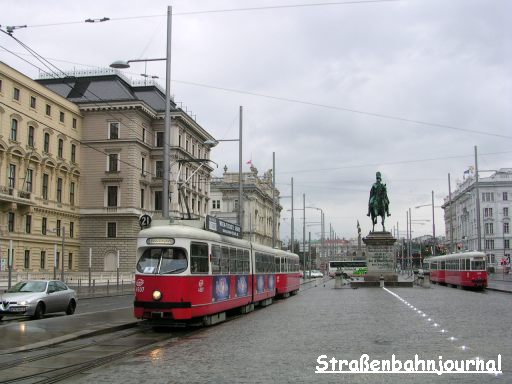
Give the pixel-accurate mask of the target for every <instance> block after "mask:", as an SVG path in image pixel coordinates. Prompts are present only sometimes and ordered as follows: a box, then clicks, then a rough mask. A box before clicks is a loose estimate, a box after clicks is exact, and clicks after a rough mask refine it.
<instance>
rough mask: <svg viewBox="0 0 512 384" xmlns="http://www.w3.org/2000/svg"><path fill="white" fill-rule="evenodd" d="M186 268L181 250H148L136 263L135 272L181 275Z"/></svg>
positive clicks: (186, 263)
mask: <svg viewBox="0 0 512 384" xmlns="http://www.w3.org/2000/svg"><path fill="white" fill-rule="evenodd" d="M187 267H188V261H187V256H186V252H185V249H183V248H148V249H146V250H145V251H144V253H143V254H142V255H141V257H140V258H139V261H138V262H137V271H138V272H140V273H148V274H154V275H164V274H172V273H181V272H183V271H185V270H186V269H187Z"/></svg>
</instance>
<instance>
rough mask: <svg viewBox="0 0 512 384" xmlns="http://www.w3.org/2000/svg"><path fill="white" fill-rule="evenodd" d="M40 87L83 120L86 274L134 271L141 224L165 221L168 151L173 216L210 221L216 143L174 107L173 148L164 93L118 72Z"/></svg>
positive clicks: (82, 219) (84, 75)
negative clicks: (211, 160)
mask: <svg viewBox="0 0 512 384" xmlns="http://www.w3.org/2000/svg"><path fill="white" fill-rule="evenodd" d="M38 82H39V83H40V84H42V85H44V86H45V87H47V88H49V89H51V90H53V91H54V92H56V93H58V94H60V95H61V96H63V97H65V98H66V99H68V100H69V101H71V102H73V103H75V104H76V105H78V108H79V111H80V113H81V114H82V115H83V129H82V132H83V137H82V142H81V144H82V149H81V153H80V159H81V161H82V164H84V167H83V168H82V174H81V184H80V191H81V196H82V199H81V201H80V227H81V234H80V240H81V251H80V258H79V268H80V269H81V270H86V269H87V268H88V267H89V265H88V264H89V254H91V260H92V262H91V264H92V265H91V268H92V270H93V271H113V270H116V269H117V268H119V269H120V270H128V271H131V270H133V268H134V266H135V263H136V236H137V233H138V232H139V230H140V227H139V218H140V216H141V215H143V214H148V215H149V216H152V217H153V218H156V217H161V216H162V189H163V188H162V187H163V184H162V182H163V169H164V167H163V162H164V158H163V148H164V145H170V153H171V155H170V157H171V158H170V177H169V180H170V188H169V191H170V204H169V210H170V212H169V213H170V217H171V218H172V217H174V218H179V217H185V216H187V218H192V219H197V218H201V217H203V218H204V217H205V216H206V213H207V211H208V206H209V199H210V196H209V181H210V173H211V171H212V170H213V169H212V167H211V166H210V164H209V158H210V149H209V147H208V146H205V145H204V144H203V143H204V142H205V141H207V140H213V137H212V136H211V135H209V134H208V133H207V132H206V131H205V130H204V129H203V128H202V127H201V126H200V125H199V124H197V123H196V122H195V120H194V119H192V118H191V117H190V116H189V115H188V114H187V113H185V112H184V111H183V110H182V109H181V108H178V107H177V106H176V104H175V103H174V102H173V101H172V102H171V122H172V124H171V132H170V143H164V126H165V92H164V91H163V90H162V89H160V87H158V85H156V84H155V83H153V82H144V83H139V84H138V83H132V82H131V81H130V80H128V79H127V78H125V77H124V76H123V75H121V74H120V73H118V72H117V71H113V70H103V71H95V72H82V73H79V74H78V73H74V74H70V76H69V77H66V78H62V79H55V78H42V79H39V80H38Z"/></svg>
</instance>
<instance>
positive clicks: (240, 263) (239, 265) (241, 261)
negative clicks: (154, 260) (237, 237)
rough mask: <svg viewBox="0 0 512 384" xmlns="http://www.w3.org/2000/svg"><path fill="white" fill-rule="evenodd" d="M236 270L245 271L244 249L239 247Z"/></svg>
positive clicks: (238, 271)
mask: <svg viewBox="0 0 512 384" xmlns="http://www.w3.org/2000/svg"><path fill="white" fill-rule="evenodd" d="M236 271H237V273H242V272H243V271H244V250H243V249H239V248H238V249H237V250H236Z"/></svg>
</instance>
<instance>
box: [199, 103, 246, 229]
mask: <svg viewBox="0 0 512 384" xmlns="http://www.w3.org/2000/svg"><path fill="white" fill-rule="evenodd" d="M242 112H243V108H242V106H240V122H239V130H238V139H221V140H206V141H205V142H204V143H203V144H204V145H207V146H209V147H211V148H212V147H215V146H216V145H217V144H218V143H219V142H221V141H238V184H239V186H238V225H239V226H240V227H241V228H242V227H243V225H242V224H243V223H242V219H243V216H242V214H243V209H242V205H243V204H242V202H243V200H242V197H243V196H242V193H243V182H242ZM242 233H243V228H242Z"/></svg>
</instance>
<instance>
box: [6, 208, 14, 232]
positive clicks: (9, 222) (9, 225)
mask: <svg viewBox="0 0 512 384" xmlns="http://www.w3.org/2000/svg"><path fill="white" fill-rule="evenodd" d="M14 218H15V216H14V212H9V215H8V218H7V230H8V231H9V232H14Z"/></svg>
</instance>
